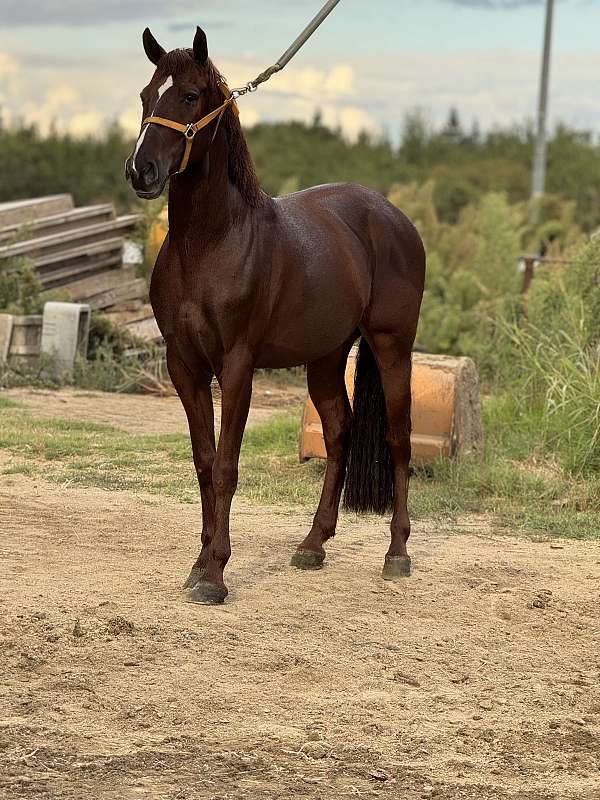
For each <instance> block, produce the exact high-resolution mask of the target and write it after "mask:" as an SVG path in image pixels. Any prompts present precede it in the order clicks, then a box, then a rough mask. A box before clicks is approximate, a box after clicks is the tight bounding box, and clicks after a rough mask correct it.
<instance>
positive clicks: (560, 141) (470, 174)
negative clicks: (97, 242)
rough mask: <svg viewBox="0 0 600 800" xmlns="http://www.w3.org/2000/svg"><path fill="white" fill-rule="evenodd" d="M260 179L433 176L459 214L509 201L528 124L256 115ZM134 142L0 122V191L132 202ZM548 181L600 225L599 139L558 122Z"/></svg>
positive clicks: (520, 182) (274, 184)
mask: <svg viewBox="0 0 600 800" xmlns="http://www.w3.org/2000/svg"><path fill="white" fill-rule="evenodd" d="M247 137H248V141H249V145H250V149H251V152H252V154H253V156H254V159H255V161H256V164H257V167H258V171H259V174H260V177H261V180H262V183H263V186H264V187H265V189H266V190H267V191H268V192H270V193H271V194H281V193H285V192H290V191H294V190H296V189H301V188H304V187H306V186H312V185H315V184H318V183H325V182H329V181H357V182H359V183H363V184H365V185H367V186H371V187H372V188H374V189H377V190H379V191H381V192H383V193H384V194H388V192H389V191H390V189H391V187H392V186H393V185H397V184H408V183H417V184H423V183H425V182H426V181H433V183H434V185H435V195H434V202H435V207H436V212H437V214H438V216H439V218H440V219H441V220H442V221H444V222H448V223H454V222H456V221H457V220H458V218H459V215H460V212H461V210H462V209H463V208H465V207H466V206H468V205H469V204H472V203H474V202H477V200H479V199H480V198H481V197H482V196H483V195H485V194H486V193H487V192H490V191H495V192H503V193H505V194H506V196H507V198H508V201H509V202H510V203H517V202H520V201H524V200H526V199H527V197H528V195H529V190H530V175H531V159H532V150H533V136H532V132H531V130H530V129H529V128H527V127H522V126H513V127H511V128H505V129H497V130H493V131H490V132H488V133H481V132H480V131H479V130H478V128H477V126H474V127H473V128H472V129H471V130H469V131H466V130H464V129H463V127H462V125H461V123H460V119H459V116H458V114H457V112H455V111H453V112H451V113H450V116H449V119H448V122H447V123H446V125H444V126H443V127H441V128H439V129H437V130H436V129H433V128H432V127H431V126H429V125H428V124H426V122H425V121H424V119H423V118H422V117H421V116H419V115H418V114H412V115H409V116H408V117H407V119H406V120H405V124H404V127H403V130H402V135H401V138H400V143H399V144H398V145H397V146H394V145H393V144H392V143H391V142H390V141H389V140H385V139H383V140H375V139H373V138H372V137H369V136H368V135H367V134H363V135H362V136H360V137H359V139H358V141H356V142H354V143H350V142H348V141H347V140H346V139H345V138H344V136H343V135H342V134H341V132H340V131H337V130H331V129H329V128H327V127H325V126H324V125H323V124H322V122H321V120H320V117H319V116H316V117H315V119H314V120H313V122H312V123H311V124H308V125H307V124H303V123H300V122H281V123H263V124H259V125H256V126H255V127H253V128H251V129H250V130H248V131H247ZM131 147H132V142H131V140H130V139H129V138H128V137H127V136H125V134H124V133H123V132H122V131H121V130H120V129H119V128H118V127H116V126H113V127H111V128H109V129H108V130H107V131H106V132H105V133H104V134H103V135H102V136H100V137H94V138H92V137H89V138H74V137H72V136H69V135H66V134H59V133H57V132H51V133H50V134H49V135H48V136H41V135H40V134H39V132H38V131H37V130H36V128H35V127H32V126H26V125H20V126H12V127H10V126H9V127H7V126H2V125H1V124H0V201H2V200H12V199H17V198H22V197H29V196H33V195H43V194H52V193H56V192H71V193H72V194H73V195H74V197H75V200H76V202H77V203H78V204H85V203H90V202H96V201H103V200H112V201H113V202H115V203H116V204H117V206H118V207H119V208H121V209H124V208H127V207H131V206H132V205H134V204H135V202H136V201H135V198H134V197H133V194H132V193H131V191H130V189H129V188H128V187H127V186H126V184H125V182H124V180H123V165H124V162H125V158H126V157H127V155H128V154H129V152H130V151H131ZM548 159H549V163H548V186H547V188H548V191H549V192H550V193H551V194H554V195H557V196H559V197H561V198H562V199H564V200H569V201H572V202H573V203H574V204H575V209H576V219H577V223H578V224H579V225H580V226H581V228H582V229H583V230H586V231H590V230H592V229H594V228H595V227H598V225H600V145H599V144H598V142H597V140H596V139H595V138H594V137H593V136H592V134H591V133H589V132H579V131H575V130H572V129H569V128H567V127H564V126H563V127H559V128H558V129H557V130H556V131H555V133H554V135H553V137H552V139H551V141H550V144H549V149H548Z"/></svg>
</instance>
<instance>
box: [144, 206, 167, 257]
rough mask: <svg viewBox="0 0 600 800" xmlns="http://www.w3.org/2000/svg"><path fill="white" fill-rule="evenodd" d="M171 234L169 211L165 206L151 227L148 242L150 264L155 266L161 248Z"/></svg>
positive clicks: (147, 254) (147, 249)
mask: <svg viewBox="0 0 600 800" xmlns="http://www.w3.org/2000/svg"><path fill="white" fill-rule="evenodd" d="M168 232H169V209H168V207H167V206H165V207H164V208H163V209H162V210H161V212H160V214H158V216H157V217H156V219H155V220H154V222H153V223H152V225H151V226H150V232H149V233H148V241H147V243H146V256H147V259H148V262H147V263H149V264H152V266H154V264H155V262H156V259H157V258H158V254H159V252H160V248H161V247H162V244H163V242H164V240H165V237H166V235H167V233H168Z"/></svg>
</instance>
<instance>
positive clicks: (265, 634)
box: [0, 475, 600, 800]
mask: <svg viewBox="0 0 600 800" xmlns="http://www.w3.org/2000/svg"><path fill="white" fill-rule="evenodd" d="M198 513H199V512H198V507H197V506H190V505H179V504H176V503H171V502H164V503H161V504H160V505H158V504H157V501H156V499H155V498H152V499H150V498H145V497H139V496H138V497H135V496H133V495H130V494H127V493H107V492H103V491H99V490H90V489H88V490H79V489H61V488H57V487H56V486H52V485H50V484H46V483H45V482H44V481H43V480H33V479H31V478H27V477H24V476H18V475H14V476H6V475H5V476H2V478H1V479H0V528H1V531H2V535H1V540H0V541H1V548H2V563H3V581H2V592H1V594H0V608H1V612H0V615H1V641H0V669H1V673H2V678H3V680H2V682H1V683H2V688H1V690H0V692H1V694H0V797H2V798H7V800H8V799H9V798H17V797H18V798H25V797H39V798H53V799H54V798H89V797H93V798H107V799H108V798H111V800H112V799H113V798H114V800H117V799H119V800H121V798H125V799H126V800H128V799H129V798H165V800H167V799H168V800H184V799H185V800H194V798H214V800H217V798H219V800H225V798H235V800H237V799H238V798H239V799H240V800H242V799H243V798H251V799H252V800H255V799H257V798H265V800H267V798H268V799H269V800H272V799H273V798H310V799H311V800H312V799H313V798H314V800H317V798H319V799H325V798H334V797H335V798H337V797H354V796H357V797H358V796H378V797H390V798H392V797H394V798H395V797H402V798H406V799H407V800H412V799H413V798H448V800H449V799H450V798H452V800H456V798H477V800H487V799H488V798H489V799H490V800H492V798H494V799H496V798H509V797H510V798H518V799H519V800H541V799H542V798H544V799H546V798H555V799H556V800H566V799H567V798H568V799H569V800H571V799H572V800H575V799H577V800H582V798H590V799H592V798H600V772H599V767H600V690H599V682H598V678H599V673H600V653H599V647H598V644H599V641H600V616H599V611H598V608H599V606H598V600H599V593H600V592H599V587H600V548H599V547H598V545H596V544H589V543H588V544H582V543H575V542H564V543H562V544H561V549H553V547H551V545H550V544H549V543H548V542H542V543H532V542H530V541H525V540H520V539H512V538H503V537H493V536H491V535H490V534H489V533H487V532H486V530H485V521H484V520H471V524H472V526H473V527H474V528H475V527H476V528H477V529H478V530H479V531H480V533H479V535H473V534H461V533H458V532H456V531H453V530H452V529H451V528H450V527H449V523H446V524H445V525H444V524H441V525H440V524H438V525H434V524H432V523H428V524H417V525H416V526H415V532H414V542H413V557H414V564H415V571H414V575H413V577H412V578H410V579H408V580H406V581H404V582H403V583H401V584H386V583H384V582H383V581H382V580H381V579H380V578H379V574H378V573H379V570H380V567H381V563H382V558H383V554H384V552H385V548H386V540H387V534H386V526H385V522H384V521H378V520H373V519H369V520H365V521H357V520H356V518H353V517H347V518H344V519H343V520H342V524H341V526H340V531H339V535H338V537H337V538H336V540H335V541H334V543H333V544H332V546H331V548H330V551H329V558H328V562H327V565H326V568H325V569H323V570H322V571H321V572H317V573H302V572H297V571H295V570H294V569H293V568H291V567H290V566H288V560H289V556H290V554H291V552H292V550H293V548H294V546H295V545H296V544H297V543H298V541H299V540H300V539H301V538H302V537H303V535H304V532H305V531H306V529H307V526H308V525H309V515H308V514H307V513H305V512H303V511H297V512H289V511H288V512H285V513H284V512H282V510H281V509H274V508H261V507H257V506H250V505H246V504H243V503H242V502H237V503H236V504H235V512H234V515H233V526H232V530H233V548H234V556H233V559H232V561H231V564H230V568H229V569H228V581H229V586H230V590H231V593H230V598H229V600H228V602H227V603H226V604H225V605H224V606H223V607H220V608H210V607H204V606H197V605H193V604H190V603H186V602H185V601H184V598H183V596H182V594H181V593H180V592H179V584H180V583H181V581H182V580H183V579H184V577H185V576H186V574H187V571H188V568H189V567H190V565H191V563H192V561H193V559H194V557H195V555H196V553H195V547H196V543H195V538H196V533H197V531H198ZM468 522H469V521H464V522H463V528H464V527H465V526H466V525H468Z"/></svg>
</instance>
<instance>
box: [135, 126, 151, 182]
mask: <svg viewBox="0 0 600 800" xmlns="http://www.w3.org/2000/svg"><path fill="white" fill-rule="evenodd" d="M149 127H150V126H149V125H146V127H145V128H144V130H143V131H142V132H141V134H140V138H139V139H138V140H137V144H136V146H135V150H134V151H133V158H132V160H131V169H132V170H133V171H134V172H137V171H138V170H137V167H136V165H135V158H136V156H137V154H138V152H139V149H140V147H141V146H142V142H143V141H144V136H145V135H146V131H147V130H148V128H149Z"/></svg>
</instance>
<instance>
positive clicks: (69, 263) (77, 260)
mask: <svg viewBox="0 0 600 800" xmlns="http://www.w3.org/2000/svg"><path fill="white" fill-rule="evenodd" d="M122 251H123V240H122V239H120V238H115V239H107V240H106V241H103V242H94V243H92V244H84V245H81V246H80V247H73V248H71V249H69V250H63V251H61V252H59V253H50V254H49V255H43V256H39V257H38V258H34V259H33V263H34V266H35V267H36V270H37V273H38V275H39V278H40V281H41V283H42V286H43V288H44V289H56V288H58V287H61V286H67V285H68V284H70V283H72V282H73V281H78V280H81V279H82V278H88V277H90V276H91V275H97V274H98V273H101V272H106V271H107V270H119V269H121V265H122Z"/></svg>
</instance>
